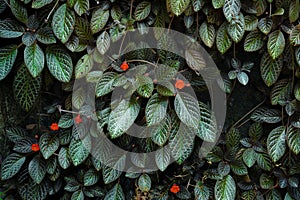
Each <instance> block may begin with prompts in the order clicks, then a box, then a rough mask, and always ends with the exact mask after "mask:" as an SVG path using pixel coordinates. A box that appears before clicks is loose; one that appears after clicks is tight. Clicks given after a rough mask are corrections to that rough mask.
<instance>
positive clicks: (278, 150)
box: [267, 126, 286, 162]
mask: <svg viewBox="0 0 300 200" xmlns="http://www.w3.org/2000/svg"><path fill="white" fill-rule="evenodd" d="M285 137H286V131H285V127H284V126H279V127H277V128H275V129H273V130H272V131H271V132H270V134H269V136H268V139H267V148H268V153H269V155H270V156H271V158H272V160H273V161H274V162H276V161H278V160H279V159H280V158H281V157H282V156H283V154H284V153H285V149H286V144H285Z"/></svg>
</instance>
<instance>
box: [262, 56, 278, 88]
mask: <svg viewBox="0 0 300 200" xmlns="http://www.w3.org/2000/svg"><path fill="white" fill-rule="evenodd" d="M282 66H283V59H282V57H279V58H277V59H275V60H273V59H272V57H271V56H270V55H269V53H267V52H266V53H264V55H263V56H262V58H261V62H260V73H261V77H262V79H263V80H264V82H265V84H266V85H267V86H268V87H270V86H271V85H273V84H274V83H275V82H276V81H277V79H278V77H279V75H280V73H281V69H282Z"/></svg>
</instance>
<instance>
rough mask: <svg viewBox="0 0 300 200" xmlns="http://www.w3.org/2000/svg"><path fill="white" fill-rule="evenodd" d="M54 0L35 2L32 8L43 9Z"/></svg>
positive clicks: (36, 0) (34, 0) (37, 0)
mask: <svg viewBox="0 0 300 200" xmlns="http://www.w3.org/2000/svg"><path fill="white" fill-rule="evenodd" d="M52 1H53V0H33V1H32V4H31V7H32V8H35V9H39V8H42V7H44V6H46V5H48V4H50V3H52Z"/></svg>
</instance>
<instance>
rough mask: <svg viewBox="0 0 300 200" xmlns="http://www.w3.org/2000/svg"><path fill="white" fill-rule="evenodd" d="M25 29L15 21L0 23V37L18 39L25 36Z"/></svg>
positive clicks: (2, 21)
mask: <svg viewBox="0 0 300 200" xmlns="http://www.w3.org/2000/svg"><path fill="white" fill-rule="evenodd" d="M24 32H25V29H24V28H23V26H21V25H19V24H18V23H17V22H16V21H13V20H1V21H0V37H2V38H17V37H20V36H21V35H23V33H24Z"/></svg>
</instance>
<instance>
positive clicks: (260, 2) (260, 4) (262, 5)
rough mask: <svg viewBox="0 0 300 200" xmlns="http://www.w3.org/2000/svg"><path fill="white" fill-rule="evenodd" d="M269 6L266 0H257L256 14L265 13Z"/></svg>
mask: <svg viewBox="0 0 300 200" xmlns="http://www.w3.org/2000/svg"><path fill="white" fill-rule="evenodd" d="M267 6H268V4H267V2H266V0H257V1H256V2H255V7H256V11H257V13H256V16H260V15H262V14H264V13H265V11H266V9H267Z"/></svg>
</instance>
